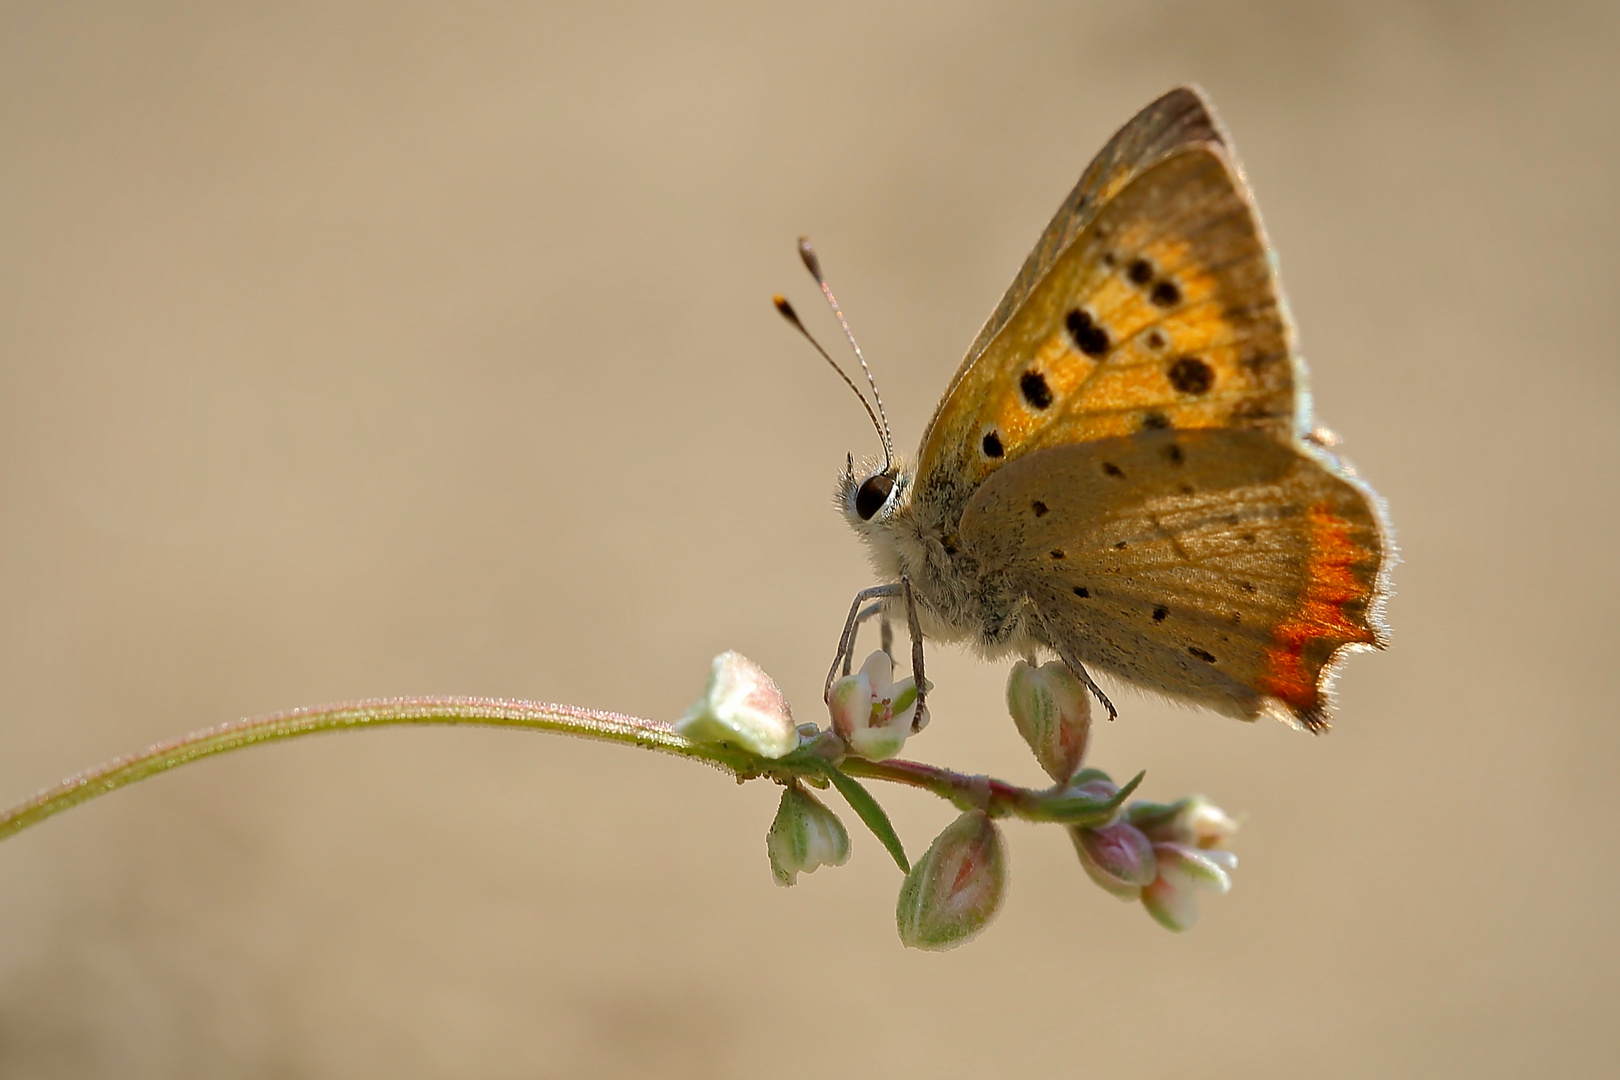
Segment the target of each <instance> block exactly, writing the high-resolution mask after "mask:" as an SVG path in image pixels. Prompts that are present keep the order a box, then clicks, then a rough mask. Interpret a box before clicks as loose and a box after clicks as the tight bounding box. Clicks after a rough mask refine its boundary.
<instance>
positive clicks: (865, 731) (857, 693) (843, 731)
mask: <svg viewBox="0 0 1620 1080" xmlns="http://www.w3.org/2000/svg"><path fill="white" fill-rule="evenodd" d="M827 708H828V710H829V711H830V712H831V713H832V725H833V730H835V731H837V732H838V735H839V737H840V738H842V739H843V740H844V745H846V746H848V747H849V750H850V753H852V754H854V755H856V756H857V757H863V758H866V759H867V760H868V761H884V760H886V759H888V758H892V757H894V756H895V755H896V754H898V753H899V752H900V750H901V748H902V747H904V746H905V745H906V739H907V737H909V736H910V735H911V722H912V720H913V719H915V717H916V715H917V684H916V681H915V680H914V679H911V678H905V679H901V680H900V681H899V682H895V681H894V659H893V658H892V657H890V656H889V654H888V653H886V652H882V651H879V652H875V653H873V654H872V655H871V656H868V657H867V658H866V663H864V664H862V665H861V670H859V671H857V672H856V673H855V674H853V675H845V676H844V677H843V678H841V679H839V680H838V681H837V682H835V683H833V685H832V689H831V690H829V691H828V693H827Z"/></svg>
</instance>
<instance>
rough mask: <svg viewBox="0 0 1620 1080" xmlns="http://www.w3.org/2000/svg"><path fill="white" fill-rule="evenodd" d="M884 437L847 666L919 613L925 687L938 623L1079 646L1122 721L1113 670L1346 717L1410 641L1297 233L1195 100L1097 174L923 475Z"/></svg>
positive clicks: (1132, 133)
mask: <svg viewBox="0 0 1620 1080" xmlns="http://www.w3.org/2000/svg"><path fill="white" fill-rule="evenodd" d="M801 253H802V254H803V255H804V257H805V262H806V265H807V266H809V267H810V269H811V272H812V274H813V275H814V276H815V277H816V278H817V280H818V282H819V283H821V285H822V289H823V291H824V292H825V293H826V295H827V299H828V300H829V302H830V303H831V304H832V306H833V310H834V312H835V313H837V314H838V317H839V321H840V323H843V316H842V312H841V311H839V309H838V306H837V303H836V301H835V300H833V298H832V293H831V290H830V289H828V288H827V286H826V283H825V279H824V278H823V277H822V275H821V273H820V268H819V265H818V264H817V263H816V260H815V256H814V254H813V252H811V251H810V249H809V247H808V245H807V244H805V243H803V242H801ZM778 307H779V308H783V309H784V314H787V315H789V317H790V318H792V319H793V320H794V321H795V322H796V321H797V320H796V317H793V316H792V315H791V309H788V308H786V302H785V301H782V300H780V298H778ZM800 328H801V329H802V326H801V327H800ZM847 329H848V327H847V324H845V330H846V332H847ZM807 336H808V335H807ZM851 342H853V338H851ZM817 347H818V348H819V346H817ZM856 354H857V356H859V349H858V348H857V349H856ZM823 355H825V353H824V354H823ZM834 366H835V367H836V365H834ZM862 366H863V367H864V366H865V361H864V358H863V359H862ZM868 377H869V378H870V373H868ZM846 381H849V380H848V377H847V376H846ZM850 385H851V386H852V387H853V386H854V384H853V383H852V382H851V384H850ZM872 389H873V396H874V399H876V386H875V384H874V385H873V388H872ZM857 393H859V390H857ZM862 400H863V402H864V400H865V398H864V397H863V398H862ZM878 401H879V409H878V412H879V414H881V411H882V405H881V400H880V399H878ZM867 411H868V412H869V413H871V411H872V410H871V407H870V406H868V410H867ZM874 424H875V425H876V426H878V427H879V434H880V436H882V437H883V439H884V449H885V453H884V456H883V458H882V459H881V460H874V461H869V462H866V463H863V464H862V465H861V466H860V467H859V468H857V466H856V464H855V463H854V462H853V460H851V461H850V462H849V463H848V464H847V465H846V467H845V469H844V472H843V474H842V476H841V477H840V479H839V484H838V489H837V494H836V501H837V505H838V506H839V508H840V509H841V510H842V511H843V513H844V516H845V517H846V518H847V519H848V521H849V524H850V525H851V526H852V527H853V528H854V530H855V532H856V534H857V535H859V536H860V537H861V539H862V540H864V541H865V542H866V544H867V545H868V546H869V548H870V552H871V555H872V559H873V563H874V565H875V567H876V568H877V570H878V572H879V574H880V575H881V576H882V578H883V579H884V580H885V584H883V585H879V586H877V587H875V588H872V589H867V590H864V591H863V592H862V593H861V594H860V595H859V596H858V597H857V598H856V601H855V604H854V605H853V606H852V607H851V609H850V617H849V620H848V621H847V622H846V624H845V630H844V635H843V638H842V639H841V641H840V643H839V658H838V659H837V660H835V661H834V671H836V670H837V669H838V666H839V663H840V661H841V662H842V663H843V664H844V665H845V667H846V669H847V665H848V664H849V659H850V657H851V655H852V653H853V647H854V637H855V632H856V629H857V627H858V624H859V622H860V621H861V619H862V618H863V616H864V615H869V614H872V613H873V612H875V611H880V610H881V611H884V612H886V610H887V608H888V606H890V605H896V604H898V603H900V602H901V601H903V602H904V605H905V608H906V613H907V616H908V620H909V623H910V628H911V631H912V650H913V652H912V660H913V668H914V671H915V672H916V673H917V674H918V685H919V686H926V681H925V680H924V679H923V678H922V677H921V669H922V662H923V657H922V639H923V637H925V636H926V637H928V638H933V639H936V640H941V641H956V642H967V643H969V644H971V645H972V646H974V647H976V648H977V649H978V651H980V652H981V653H982V654H983V655H985V656H986V657H987V658H996V657H1001V656H1010V655H1029V656H1033V655H1035V654H1036V653H1038V652H1048V653H1055V654H1056V655H1057V656H1058V657H1059V658H1060V659H1061V660H1062V661H1063V662H1064V663H1065V664H1066V665H1067V666H1068V667H1069V668H1071V669H1072V670H1073V671H1074V672H1075V674H1076V675H1077V676H1078V677H1080V678H1081V679H1082V681H1084V682H1085V683H1086V685H1087V686H1089V687H1090V688H1091V690H1092V692H1093V693H1094V694H1096V696H1097V697H1098V699H1099V700H1100V701H1101V702H1102V704H1103V705H1104V706H1105V707H1106V708H1107V710H1108V713H1109V716H1110V718H1112V717H1113V716H1114V715H1115V709H1114V707H1113V705H1112V704H1111V703H1110V702H1109V701H1108V698H1107V697H1106V695H1104V694H1103V692H1102V691H1101V689H1100V688H1099V687H1098V686H1097V684H1096V682H1095V681H1094V680H1093V679H1092V677H1091V674H1090V669H1097V670H1101V671H1105V672H1109V673H1111V674H1113V675H1115V676H1118V677H1121V678H1123V679H1124V680H1126V681H1127V682H1129V683H1132V684H1135V685H1136V686H1138V687H1141V688H1145V689H1147V690H1150V691H1155V692H1157V693H1159V694H1162V695H1165V696H1167V697H1170V698H1172V699H1177V700H1180V701H1183V702H1187V703H1191V704H1193V705H1198V706H1203V707H1207V708H1209V709H1212V710H1214V711H1215V712H1218V713H1224V714H1227V715H1230V716H1235V717H1240V718H1243V719H1250V720H1252V719H1256V718H1258V717H1260V716H1262V715H1273V716H1277V717H1279V718H1281V719H1283V720H1286V721H1288V722H1290V723H1292V724H1294V725H1296V726H1299V727H1302V728H1306V729H1308V730H1311V731H1318V732H1319V731H1323V730H1325V729H1326V728H1327V727H1328V724H1329V718H1330V713H1329V705H1330V703H1329V697H1330V692H1331V684H1332V680H1333V676H1334V674H1335V672H1336V669H1337V667H1338V665H1339V662H1340V661H1341V659H1342V658H1343V657H1344V655H1345V654H1346V653H1348V652H1351V651H1353V650H1357V649H1365V648H1381V647H1383V646H1384V644H1385V642H1386V637H1387V630H1386V628H1385V626H1384V624H1383V621H1382V609H1383V605H1384V600H1385V596H1386V594H1387V591H1388V580H1387V579H1388V571H1389V567H1390V565H1391V563H1392V562H1393V559H1394V552H1393V547H1392V543H1391V539H1390V531H1389V526H1388V524H1387V521H1386V517H1385V513H1384V509H1383V506H1382V503H1381V501H1380V500H1379V498H1378V496H1377V495H1376V494H1375V493H1374V492H1373V490H1372V489H1371V488H1370V487H1368V486H1367V484H1365V483H1364V482H1363V481H1361V480H1360V479H1359V478H1358V477H1357V476H1356V474H1355V472H1354V471H1353V470H1352V469H1351V468H1350V467H1349V466H1348V465H1346V464H1345V463H1344V462H1342V461H1340V460H1339V459H1338V458H1337V457H1336V456H1335V455H1334V453H1333V451H1332V449H1331V447H1332V444H1333V442H1334V440H1333V439H1332V437H1331V436H1330V435H1328V434H1327V433H1326V432H1323V431H1320V430H1318V429H1316V428H1315V427H1314V424H1313V421H1312V418H1311V405H1310V397H1309V394H1308V393H1307V390H1306V371H1305V366H1304V364H1303V362H1302V361H1301V360H1300V358H1299V356H1298V355H1297V354H1296V353H1295V350H1294V334H1293V328H1292V326H1291V323H1290V320H1289V316H1288V313H1287V309H1286V307H1285V304H1284V300H1283V296H1282V292H1281V289H1280V286H1279V284H1278V282H1277V278H1276V271H1275V266H1274V259H1273V255H1272V251H1271V248H1270V246H1269V245H1268V244H1267V242H1266V237H1265V233H1264V231H1263V230H1262V228H1261V225H1260V219H1259V216H1258V213H1257V211H1256V209H1255V206H1254V201H1253V197H1252V195H1251V193H1250V191H1249V187H1248V184H1247V182H1246V181H1245V179H1244V176H1243V172H1242V170H1241V168H1240V167H1239V165H1238V164H1237V161H1236V159H1235V157H1234V155H1233V153H1232V150H1231V146H1230V142H1229V140H1228V138H1227V136H1226V134H1225V132H1224V130H1223V129H1222V127H1221V125H1220V124H1219V122H1218V121H1217V120H1216V119H1215V116H1214V114H1213V111H1212V109H1211V107H1210V105H1209V104H1208V102H1207V101H1206V100H1205V98H1204V96H1203V94H1202V93H1201V92H1200V91H1199V90H1198V89H1197V88H1195V87H1182V88H1179V89H1176V90H1172V91H1171V92H1169V93H1168V94H1165V95H1164V96H1163V97H1161V98H1159V99H1158V100H1157V101H1155V102H1153V103H1152V104H1150V105H1148V106H1147V107H1146V108H1145V109H1143V110H1142V111H1141V112H1140V113H1138V114H1137V116H1136V117H1135V118H1134V119H1132V120H1131V121H1130V122H1129V123H1128V124H1126V125H1125V126H1124V127H1123V128H1122V129H1121V130H1120V131H1119V132H1118V133H1117V134H1115V135H1114V137H1113V138H1112V139H1111V140H1110V141H1109V142H1108V144H1107V145H1106V146H1105V147H1104V148H1103V150H1102V152H1101V153H1100V154H1098V155H1097V157H1096V159H1095V160H1093V161H1092V162H1091V164H1090V165H1089V166H1088V167H1087V168H1086V170H1085V172H1084V174H1082V176H1081V178H1080V181H1079V183H1078V185H1077V186H1076V187H1075V189H1074V190H1073V192H1071V193H1070V195H1069V197H1068V198H1067V199H1066V200H1065V201H1064V203H1063V205H1062V206H1061V207H1060V208H1059V210H1058V212H1057V214H1056V216H1055V217H1053V219H1052V221H1051V224H1049V225H1048V226H1047V228H1046V231H1045V232H1044V233H1042V234H1041V237H1040V240H1039V241H1038V242H1037V243H1036V245H1035V249H1034V250H1033V251H1032V252H1031V253H1030V255H1029V257H1028V259H1027V260H1026V261H1025V262H1024V265H1023V268H1022V269H1021V270H1019V272H1018V276H1017V277H1016V278H1014V279H1013V283H1012V285H1011V287H1010V288H1008V290H1007V292H1006V295H1005V296H1003V297H1002V300H1001V303H1000V304H999V305H997V307H996V309H995V311H994V313H992V314H991V316H990V319H989V321H988V322H986V323H985V325H984V328H983V329H982V330H980V331H979V335H978V337H977V338H976V339H975V340H974V342H973V345H972V347H971V348H969V349H968V353H967V357H966V359H965V360H963V362H962V365H961V367H960V368H959V369H958V370H957V372H956V375H955V377H954V378H953V379H952V380H951V383H950V386H949V387H948V388H947V389H946V391H945V395H944V398H943V399H942V400H941V401H940V404H939V407H938V408H937V409H936V410H935V412H934V416H933V419H932V421H931V422H930V423H929V425H928V429H927V432H926V434H924V436H923V440H922V448H921V450H920V451H919V453H918V455H917V460H916V464H915V467H914V468H913V467H908V466H907V465H906V464H905V463H903V462H902V461H900V460H899V459H897V458H896V457H895V455H894V453H893V448H892V440H891V439H890V438H889V436H888V430H887V423H886V421H885V422H883V423H882V424H878V421H877V419H876V417H874ZM874 600H875V601H876V602H877V603H876V605H875V606H873V607H868V608H866V609H865V610H864V611H863V605H866V604H868V603H870V602H871V601H874ZM831 679H832V675H831V674H829V683H830V682H831ZM924 716H925V714H923V713H922V711H921V710H919V721H921V720H922V719H923V717H924Z"/></svg>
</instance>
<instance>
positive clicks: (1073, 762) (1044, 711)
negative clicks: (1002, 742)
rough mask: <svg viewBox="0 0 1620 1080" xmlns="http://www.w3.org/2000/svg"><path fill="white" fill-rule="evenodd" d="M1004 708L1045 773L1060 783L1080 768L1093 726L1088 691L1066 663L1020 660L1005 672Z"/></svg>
mask: <svg viewBox="0 0 1620 1080" xmlns="http://www.w3.org/2000/svg"><path fill="white" fill-rule="evenodd" d="M1007 711H1008V712H1010V713H1012V718H1013V724H1014V725H1016V726H1017V728H1018V734H1020V735H1022V736H1023V737H1024V741H1025V742H1027V743H1028V744H1029V748H1030V749H1031V750H1033V751H1034V752H1035V760H1036V761H1038V762H1040V764H1041V768H1043V769H1045V770H1046V775H1048V776H1050V777H1051V778H1052V779H1053V780H1055V781H1057V782H1058V783H1060V784H1062V783H1065V782H1067V781H1068V779H1069V777H1071V776H1073V775H1074V774H1075V771H1076V770H1077V769H1079V768H1080V762H1081V761H1082V760H1083V759H1084V758H1085V756H1086V738H1087V736H1088V735H1089V734H1090V731H1091V696H1090V695H1089V694H1087V692H1086V687H1085V684H1084V683H1082V682H1081V681H1080V680H1079V679H1077V678H1075V677H1074V673H1073V672H1072V671H1070V670H1069V666H1068V665H1067V664H1064V663H1062V662H1061V661H1057V660H1053V661H1050V662H1048V663H1045V664H1042V665H1041V666H1040V667H1032V666H1030V665H1029V664H1028V663H1027V662H1025V661H1023V660H1020V661H1018V662H1017V663H1016V664H1014V665H1013V668H1012V672H1011V674H1009V675H1008V676H1007Z"/></svg>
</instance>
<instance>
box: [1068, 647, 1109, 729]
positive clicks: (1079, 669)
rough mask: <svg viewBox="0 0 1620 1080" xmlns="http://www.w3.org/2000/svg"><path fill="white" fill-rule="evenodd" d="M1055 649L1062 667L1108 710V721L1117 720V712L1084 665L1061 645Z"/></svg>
mask: <svg viewBox="0 0 1620 1080" xmlns="http://www.w3.org/2000/svg"><path fill="white" fill-rule="evenodd" d="M1055 648H1056V649H1057V654H1058V659H1060V660H1062V661H1063V663H1064V665H1065V666H1066V667H1068V669H1069V670H1070V671H1072V672H1074V674H1075V676H1076V677H1077V678H1079V680H1080V681H1081V682H1083V683H1085V684H1086V689H1087V690H1090V691H1091V692H1092V694H1093V695H1095V696H1096V698H1097V700H1098V701H1099V702H1101V703H1102V707H1103V708H1105V709H1107V710H1108V719H1110V720H1117V719H1119V710H1118V709H1116V708H1114V703H1113V702H1112V701H1109V700H1108V695H1107V694H1105V693H1103V692H1102V688H1101V687H1099V686H1098V685H1097V684H1096V683H1095V682H1094V681H1092V678H1091V673H1090V672H1089V671H1087V670H1086V665H1084V664H1082V663H1081V662H1080V661H1078V660H1076V659H1075V658H1074V656H1073V655H1071V654H1070V652H1069V651H1068V650H1067V649H1065V648H1063V647H1062V646H1061V645H1059V646H1055Z"/></svg>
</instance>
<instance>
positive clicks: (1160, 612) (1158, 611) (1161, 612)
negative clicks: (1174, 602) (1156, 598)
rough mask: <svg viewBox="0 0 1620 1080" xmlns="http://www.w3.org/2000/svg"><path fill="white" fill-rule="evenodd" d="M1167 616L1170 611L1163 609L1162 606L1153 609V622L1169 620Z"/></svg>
mask: <svg viewBox="0 0 1620 1080" xmlns="http://www.w3.org/2000/svg"><path fill="white" fill-rule="evenodd" d="M1169 616H1170V609H1169V608H1167V607H1165V606H1164V605H1163V604H1160V605H1159V606H1158V607H1156V608H1154V609H1153V621H1154V622H1164V620H1165V619H1167V618H1169Z"/></svg>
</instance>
